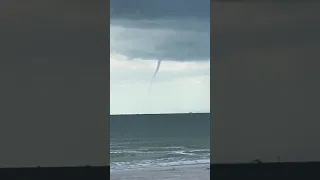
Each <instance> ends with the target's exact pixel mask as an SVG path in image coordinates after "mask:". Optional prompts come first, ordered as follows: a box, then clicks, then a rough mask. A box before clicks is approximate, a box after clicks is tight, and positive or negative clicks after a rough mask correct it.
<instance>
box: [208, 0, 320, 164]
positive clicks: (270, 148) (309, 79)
mask: <svg viewBox="0 0 320 180" xmlns="http://www.w3.org/2000/svg"><path fill="white" fill-rule="evenodd" d="M319 8H320V4H319V3H317V2H311V1H310V2H300V3H297V2H290V3H289V2H288V3H282V2H280V1H278V2H270V3H262V2H241V3H232V2H224V3H223V2H214V3H213V4H212V19H211V21H212V22H213V27H214V28H213V33H212V36H211V37H212V38H213V52H212V53H213V59H214V61H212V62H214V66H213V67H214V69H213V70H212V76H211V78H213V80H212V81H213V82H214V84H213V85H212V87H214V88H213V89H212V91H211V94H212V103H211V105H212V118H213V119H212V123H211V125H212V127H211V133H212V135H211V157H212V162H214V163H216V162H249V161H252V160H254V159H261V160H262V161H278V157H280V158H281V161H319V160H320V154H319V152H320V145H319V143H318V137H319V128H318V127H319V126H320V124H319V113H318V112H319V101H320V96H319V92H320V86H319V79H320V74H319V65H320V63H319V50H320V36H319V32H320V23H319V18H318V17H319V16H320V11H319V10H318V9H319Z"/></svg>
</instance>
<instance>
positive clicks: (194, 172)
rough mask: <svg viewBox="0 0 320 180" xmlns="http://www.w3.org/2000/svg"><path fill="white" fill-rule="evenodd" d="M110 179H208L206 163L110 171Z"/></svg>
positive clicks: (208, 173)
mask: <svg viewBox="0 0 320 180" xmlns="http://www.w3.org/2000/svg"><path fill="white" fill-rule="evenodd" d="M110 177H111V180H208V179H210V170H209V164H208V165H203V164H202V165H185V166H176V167H172V166H171V167H161V168H145V169H136V170H121V171H112V172H111V176H110Z"/></svg>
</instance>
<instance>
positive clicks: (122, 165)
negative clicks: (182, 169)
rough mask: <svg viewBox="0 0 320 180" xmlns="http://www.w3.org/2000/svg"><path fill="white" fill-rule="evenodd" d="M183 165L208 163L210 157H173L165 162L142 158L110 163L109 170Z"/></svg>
mask: <svg viewBox="0 0 320 180" xmlns="http://www.w3.org/2000/svg"><path fill="white" fill-rule="evenodd" d="M184 165H188V166H190V165H196V166H199V165H208V166H209V165H210V159H198V160H183V159H182V160H179V161H177V160H176V159H175V158H172V159H167V160H166V161H165V162H159V161H157V160H143V161H139V162H114V163H111V171H123V170H132V169H134V170H137V169H152V168H162V167H177V166H184Z"/></svg>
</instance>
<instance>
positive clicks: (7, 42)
mask: <svg viewBox="0 0 320 180" xmlns="http://www.w3.org/2000/svg"><path fill="white" fill-rule="evenodd" d="M106 7H107V3H106V2H102V1H101V3H87V2H81V1H80V2H79V1H68V2H65V1H36V0H33V1H28V2H26V1H21V0H19V1H1V2H0V9H1V12H0V14H1V29H0V36H1V45H2V47H1V50H0V51H1V53H0V54H1V55H0V57H1V61H2V62H1V63H4V62H22V63H29V62H33V61H36V62H37V61H41V62H45V61H50V62H62V63H68V62H71V63H73V62H78V63H89V62H90V63H103V62H107V61H108V59H105V58H104V57H106V56H107V52H108V51H107V50H108V48H109V47H108V42H109V41H108V40H109V38H108V36H109V34H108V28H109V26H108V17H107V12H106Z"/></svg>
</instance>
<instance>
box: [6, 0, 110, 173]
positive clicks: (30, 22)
mask: <svg viewBox="0 0 320 180" xmlns="http://www.w3.org/2000/svg"><path fill="white" fill-rule="evenodd" d="M106 8H107V1H95V2H90V3H88V1H74V0H72V1H68V2H67V1H61V0H58V1H46V0H30V1H23V0H14V1H12V0H2V1H0V23H1V28H0V46H1V47H0V109H1V113H0V119H1V122H0V142H1V144H0V146H1V153H0V159H1V163H0V165H1V166H2V167H6V166H9V167H10V166H38V165H40V166H75V165H81V166H83V165H106V164H108V163H109V162H108V158H109V156H108V152H109V149H108V146H109V143H108V140H109V138H108V109H109V108H108V107H109V98H108V96H109V94H108V91H109V85H108V81H109V69H108V64H109V47H108V44H109V39H108V36H109V24H108V17H107V10H106Z"/></svg>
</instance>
